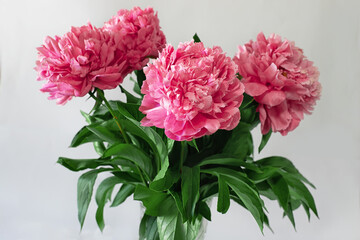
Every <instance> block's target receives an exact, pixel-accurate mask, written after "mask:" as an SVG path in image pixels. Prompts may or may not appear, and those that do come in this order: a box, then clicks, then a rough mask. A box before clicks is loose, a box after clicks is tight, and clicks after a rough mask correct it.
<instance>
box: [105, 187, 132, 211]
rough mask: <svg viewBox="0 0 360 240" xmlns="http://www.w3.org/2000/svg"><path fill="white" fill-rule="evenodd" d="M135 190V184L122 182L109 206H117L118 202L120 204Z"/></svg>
mask: <svg viewBox="0 0 360 240" xmlns="http://www.w3.org/2000/svg"><path fill="white" fill-rule="evenodd" d="M134 191H135V186H133V185H130V184H123V185H122V186H121V187H120V189H119V191H118V192H117V194H116V195H115V198H114V200H113V202H112V204H111V206H110V207H117V206H119V205H120V204H122V203H123V202H124V201H125V200H126V199H127V198H128V197H129V196H130V195H131V194H133V193H134Z"/></svg>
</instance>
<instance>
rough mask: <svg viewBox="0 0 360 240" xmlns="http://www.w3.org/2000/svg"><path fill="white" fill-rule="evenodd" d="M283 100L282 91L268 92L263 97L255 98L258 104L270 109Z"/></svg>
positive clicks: (284, 97) (283, 94) (284, 96)
mask: <svg viewBox="0 0 360 240" xmlns="http://www.w3.org/2000/svg"><path fill="white" fill-rule="evenodd" d="M285 99H286V95H285V93H284V92H283V91H268V92H267V93H265V94H264V95H263V96H260V97H257V98H256V100H257V101H258V102H259V103H261V104H264V105H267V106H270V107H273V106H276V105H279V104H281V103H283V102H284V101H285Z"/></svg>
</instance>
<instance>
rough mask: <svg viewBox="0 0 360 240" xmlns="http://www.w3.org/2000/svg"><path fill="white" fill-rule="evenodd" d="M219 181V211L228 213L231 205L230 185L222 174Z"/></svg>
mask: <svg viewBox="0 0 360 240" xmlns="http://www.w3.org/2000/svg"><path fill="white" fill-rule="evenodd" d="M218 183H219V195H218V202H217V211H218V212H220V213H223V214H224V213H226V212H227V211H228V210H229V207H230V192H229V187H228V185H227V184H226V182H225V181H224V180H223V178H222V176H221V175H219V176H218Z"/></svg>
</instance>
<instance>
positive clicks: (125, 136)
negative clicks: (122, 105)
mask: <svg viewBox="0 0 360 240" xmlns="http://www.w3.org/2000/svg"><path fill="white" fill-rule="evenodd" d="M97 93H98V96H100V98H101V99H102V100H103V101H104V103H105V105H106V107H107V108H108V109H109V112H110V114H111V115H112V116H113V118H114V120H115V122H116V125H117V126H118V128H119V129H120V132H121V134H122V135H123V137H124V140H125V142H126V143H130V141H129V139H128V137H127V135H126V134H125V132H124V129H123V128H122V126H121V124H120V122H119V119H118V118H117V117H116V115H115V113H114V110H113V109H112V108H111V106H110V103H109V102H108V101H107V99H106V98H105V96H104V93H103V92H102V91H101V90H100V89H97Z"/></svg>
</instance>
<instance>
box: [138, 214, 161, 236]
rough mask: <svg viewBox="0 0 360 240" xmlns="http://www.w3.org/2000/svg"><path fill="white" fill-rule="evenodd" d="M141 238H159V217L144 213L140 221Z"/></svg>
mask: <svg viewBox="0 0 360 240" xmlns="http://www.w3.org/2000/svg"><path fill="white" fill-rule="evenodd" d="M139 239H140V240H159V232H158V230H157V217H153V216H149V215H146V214H144V216H143V217H142V219H141V223H140V229H139Z"/></svg>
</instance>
